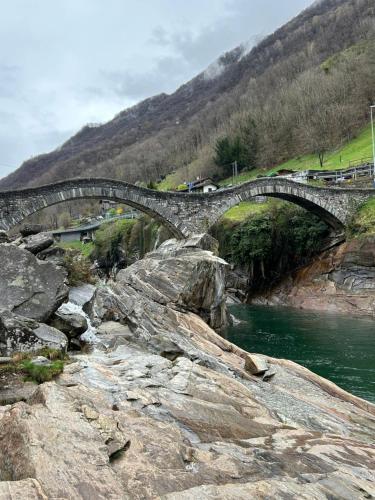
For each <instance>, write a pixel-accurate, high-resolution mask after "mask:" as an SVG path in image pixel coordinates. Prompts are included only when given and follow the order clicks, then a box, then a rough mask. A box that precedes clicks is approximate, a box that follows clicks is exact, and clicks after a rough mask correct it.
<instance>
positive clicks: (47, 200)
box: [0, 178, 375, 238]
mask: <svg viewBox="0 0 375 500" xmlns="http://www.w3.org/2000/svg"><path fill="white" fill-rule="evenodd" d="M254 196H271V197H274V198H280V199H283V200H286V201H290V202H293V203H296V204H297V205H300V206H301V207H303V208H305V209H307V210H309V211H311V212H313V213H315V214H317V215H318V216H320V217H321V218H322V219H323V220H324V221H325V222H326V223H327V224H328V225H329V226H330V227H332V229H333V230H334V231H336V232H342V231H343V229H344V227H345V225H346V224H347V222H348V221H349V220H350V218H351V217H352V215H353V213H354V212H355V210H356V209H357V208H358V207H359V205H361V204H362V203H364V202H365V201H366V200H368V199H369V198H371V197H373V196H375V189H351V188H318V187H313V186H309V185H306V184H300V183H296V182H293V181H290V180H287V179H281V178H263V179H257V180H254V181H249V182H246V183H244V184H240V185H238V186H233V187H231V188H228V189H222V190H218V191H215V192H212V193H207V194H188V193H178V192H160V191H154V190H150V189H146V188H142V187H138V186H134V185H132V184H128V183H126V182H122V181H116V180H109V179H99V178H93V179H73V180H67V181H62V182H58V183H55V184H51V185H46V186H41V187H37V188H28V189H21V190H16V191H3V192H0V229H3V230H9V229H11V228H12V227H13V226H15V225H17V224H19V223H21V222H22V221H23V220H24V219H25V218H26V217H28V216H29V215H32V214H33V213H35V212H38V211H39V210H42V209H43V208H46V207H49V206H52V205H55V204H57V203H61V202H64V201H69V200H76V199H84V198H86V199H108V200H114V201H117V202H119V203H124V204H127V205H129V206H131V207H134V208H136V209H138V210H141V211H142V212H144V213H146V214H148V215H150V216H151V217H153V218H155V219H157V220H159V221H160V222H162V223H163V224H165V225H166V226H168V227H169V229H170V230H171V231H172V233H173V234H174V235H175V236H177V237H179V238H181V237H187V236H189V235H191V234H193V233H200V232H205V231H207V230H208V229H209V228H210V227H211V226H212V225H213V224H214V223H215V222H217V221H218V219H219V218H220V217H221V216H222V215H223V214H224V213H225V212H226V211H227V210H229V209H230V208H232V207H233V206H235V205H237V204H238V203H240V202H241V201H246V200H248V199H250V198H252V197H254Z"/></svg>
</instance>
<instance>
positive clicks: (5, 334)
mask: <svg viewBox="0 0 375 500" xmlns="http://www.w3.org/2000/svg"><path fill="white" fill-rule="evenodd" d="M67 346H68V339H67V338H66V336H65V335H64V334H63V333H62V332H60V331H59V330H57V329H56V328H53V327H52V326H48V325H45V324H43V323H38V322H37V321H34V320H32V319H28V318H25V317H23V316H17V315H15V314H13V313H11V312H10V311H6V310H0V356H11V355H12V354H14V353H16V352H33V351H37V350H39V349H41V348H42V347H50V348H52V349H58V350H61V351H63V352H65V351H66V349H67Z"/></svg>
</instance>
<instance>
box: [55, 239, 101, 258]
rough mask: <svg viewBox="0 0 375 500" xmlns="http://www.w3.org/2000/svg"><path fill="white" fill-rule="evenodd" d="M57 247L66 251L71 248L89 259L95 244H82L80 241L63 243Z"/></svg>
mask: <svg viewBox="0 0 375 500" xmlns="http://www.w3.org/2000/svg"><path fill="white" fill-rule="evenodd" d="M57 246H59V247H61V248H64V249H65V250H67V249H69V248H71V249H73V250H79V251H80V252H81V253H82V254H83V255H85V256H86V257H89V256H90V254H91V252H92V250H93V248H94V243H82V241H79V240H76V241H61V242H60V243H58V245H57Z"/></svg>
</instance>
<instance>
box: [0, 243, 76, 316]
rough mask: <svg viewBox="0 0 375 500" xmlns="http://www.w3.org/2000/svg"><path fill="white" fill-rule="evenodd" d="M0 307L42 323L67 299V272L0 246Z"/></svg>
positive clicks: (20, 252) (20, 249)
mask: <svg viewBox="0 0 375 500" xmlns="http://www.w3.org/2000/svg"><path fill="white" fill-rule="evenodd" d="M0 262H1V267H2V270H1V274H0V297H1V308H2V309H7V310H9V311H11V312H13V313H15V314H17V315H20V316H25V317H27V318H31V319H35V320H37V321H41V322H44V321H46V320H48V318H49V317H50V316H51V315H52V314H53V313H54V312H55V311H56V309H58V307H59V306H60V305H61V304H62V303H63V302H64V301H65V299H66V298H67V296H68V287H67V286H66V276H67V273H66V271H65V270H64V269H62V268H58V267H56V266H55V265H54V264H52V263H49V262H42V261H40V260H38V259H37V258H36V257H35V256H34V255H32V254H31V253H30V252H28V251H26V250H24V249H22V248H19V247H17V246H15V245H11V244H2V245H0Z"/></svg>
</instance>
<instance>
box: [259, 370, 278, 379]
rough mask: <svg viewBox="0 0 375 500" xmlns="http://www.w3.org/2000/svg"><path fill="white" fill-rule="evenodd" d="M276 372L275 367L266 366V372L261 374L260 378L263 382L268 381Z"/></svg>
mask: <svg viewBox="0 0 375 500" xmlns="http://www.w3.org/2000/svg"><path fill="white" fill-rule="evenodd" d="M276 373H277V371H276V368H275V367H271V368H268V370H267V371H266V373H265V374H264V375H263V379H262V380H264V381H265V382H268V381H269V380H271V378H273V377H274V376H275V375H276Z"/></svg>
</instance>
